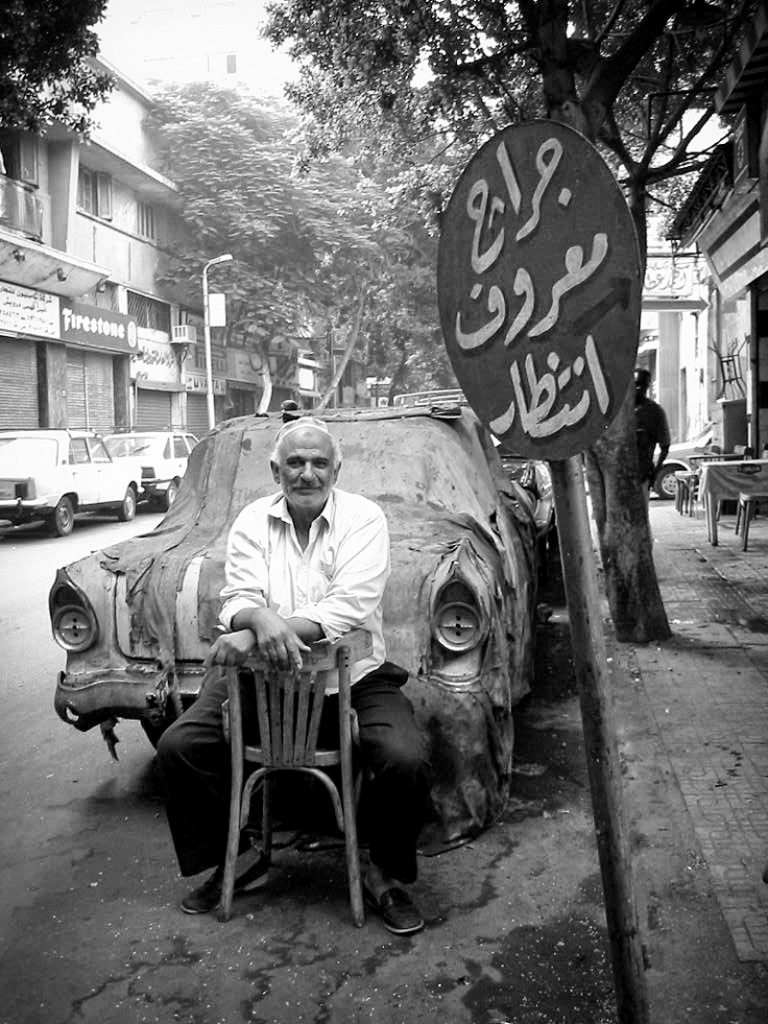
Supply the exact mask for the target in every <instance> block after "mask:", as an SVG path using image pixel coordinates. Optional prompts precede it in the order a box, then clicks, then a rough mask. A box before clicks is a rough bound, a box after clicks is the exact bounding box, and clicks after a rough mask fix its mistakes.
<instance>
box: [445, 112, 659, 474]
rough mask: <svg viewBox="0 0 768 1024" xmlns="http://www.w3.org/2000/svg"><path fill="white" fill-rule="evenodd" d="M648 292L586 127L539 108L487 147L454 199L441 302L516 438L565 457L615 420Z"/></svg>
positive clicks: (485, 408)
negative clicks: (538, 116) (543, 114)
mask: <svg viewBox="0 0 768 1024" xmlns="http://www.w3.org/2000/svg"><path fill="white" fill-rule="evenodd" d="M641 291H642V277H641V267H640V256H639V251H638V247H637V241H636V237H635V233H634V227H633V224H632V221H631V217H630V214H629V210H628V209H627V205H626V203H625V201H624V197H623V196H622V194H621V191H620V189H619V187H618V185H617V183H616V180H615V179H614V177H613V175H612V174H611V172H610V170H609V169H608V167H607V165H606V164H605V162H604V161H603V159H602V157H601V156H600V155H599V154H598V152H597V150H596V149H595V148H594V147H593V146H592V145H591V144H590V143H589V142H588V141H587V140H586V139H585V138H584V137H583V136H582V135H580V134H579V133H578V132H576V131H574V130H573V129H571V128H568V127H567V126H565V125H561V124H558V123H556V122H553V121H533V122H530V123H527V124H520V125H514V126H512V127H509V128H506V129H504V131H502V132H500V133H499V134H498V135H496V136H495V137H494V138H493V139H491V140H490V141H489V142H487V143H486V144H485V145H484V146H482V147H481V149H479V150H478V152H477V153H476V154H475V156H474V157H473V158H472V159H471V160H470V162H469V164H468V165H467V167H466V168H465V170H464V172H463V174H462V176H461V178H460V179H459V182H458V184H457V186H456V189H455V191H454V193H453V195H452V197H451V201H450V203H449V205H448V209H447V212H446V216H445V221H444V227H443V232H442V236H441V239H440V249H439V261H438V303H439V307H440V321H441V326H442V331H443V337H444V339H445V345H446V348H447V350H448V355H449V357H450V359H451V363H452V364H453V368H454V371H455V373H456V376H457V378H458V380H459V383H460V384H461V386H462V388H463V390H464V393H465V395H466V396H467V399H468V401H469V402H470V404H471V405H472V407H473V408H474V410H475V411H476V412H477V414H478V416H479V417H480V418H481V419H482V420H483V421H484V422H485V423H486V424H487V425H488V427H489V428H490V429H491V430H492V431H493V433H494V434H495V435H496V436H497V437H499V438H501V439H502V440H503V441H504V443H505V445H506V446H507V447H509V448H510V449H512V450H513V451H514V452H516V453H518V454H520V455H524V456H527V457H531V458H539V459H542V458H547V459H564V458H568V457H570V456H571V455H575V454H576V453H577V452H580V451H583V450H584V449H585V448H586V447H588V446H589V445H590V444H592V443H593V442H594V441H595V440H596V439H597V438H598V437H599V436H600V434H601V433H602V432H603V431H604V430H605V429H606V428H607V427H608V425H609V424H610V423H611V421H612V420H613V418H614V417H615V415H616V413H617V412H618V410H619V406H620V404H621V401H622V399H623V397H624V394H625V392H626V389H627V387H628V385H629V382H630V380H631V378H632V370H633V367H634V362H635V355H636V349H637V339H638V328H639V321H640V299H641Z"/></svg>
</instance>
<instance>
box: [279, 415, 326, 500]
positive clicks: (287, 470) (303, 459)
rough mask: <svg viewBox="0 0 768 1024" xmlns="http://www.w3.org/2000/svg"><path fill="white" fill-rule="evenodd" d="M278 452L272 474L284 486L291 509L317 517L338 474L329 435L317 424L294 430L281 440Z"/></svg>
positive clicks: (283, 489) (284, 492)
mask: <svg viewBox="0 0 768 1024" xmlns="http://www.w3.org/2000/svg"><path fill="white" fill-rule="evenodd" d="M277 455H278V462H277V464H275V463H274V462H273V463H272V475H273V477H274V478H275V483H278V484H280V487H281V488H282V491H283V494H284V495H285V498H286V501H287V503H288V508H289V509H290V510H291V511H292V512H293V511H295V512H297V513H299V514H300V515H301V516H302V518H306V519H315V518H316V517H317V516H319V515H320V513H321V512H322V511H323V508H324V507H325V503H326V501H327V500H328V495H329V494H330V491H331V488H332V487H333V485H334V484H335V483H336V478H337V477H338V475H339V467H338V466H336V465H334V454H333V443H332V441H331V438H330V436H329V435H328V434H326V433H325V432H324V431H322V430H317V429H316V428H315V427H301V428H298V429H297V430H292V431H291V432H290V433H288V434H287V435H286V436H285V437H284V438H283V440H282V441H281V442H280V447H279V448H278V450H277Z"/></svg>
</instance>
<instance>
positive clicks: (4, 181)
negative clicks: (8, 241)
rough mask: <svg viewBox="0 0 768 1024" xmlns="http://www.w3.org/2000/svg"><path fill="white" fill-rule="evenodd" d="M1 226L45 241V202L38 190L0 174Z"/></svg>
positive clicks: (39, 240) (36, 239)
mask: <svg viewBox="0 0 768 1024" xmlns="http://www.w3.org/2000/svg"><path fill="white" fill-rule="evenodd" d="M0 226H2V227H4V228H9V229H10V230H11V231H20V232H22V233H23V234H24V235H26V236H27V238H32V239H34V240H35V241H36V242H42V240H43V202H42V200H41V199H40V197H39V195H38V193H37V190H36V189H34V188H31V187H30V186H29V185H25V184H24V183H23V182H21V181H16V180H15V179H14V178H8V177H6V176H5V175H4V174H0Z"/></svg>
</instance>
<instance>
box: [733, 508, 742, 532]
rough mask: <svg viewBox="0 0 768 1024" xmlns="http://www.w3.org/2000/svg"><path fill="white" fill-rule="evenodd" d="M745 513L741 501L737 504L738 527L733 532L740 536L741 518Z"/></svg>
mask: <svg viewBox="0 0 768 1024" xmlns="http://www.w3.org/2000/svg"><path fill="white" fill-rule="evenodd" d="M743 513H744V502H743V501H739V502H737V504H736V525H735V526H734V528H733V532H734V533H735V534H736V535H737V536H738V534H740V533H741V517H742V515H743Z"/></svg>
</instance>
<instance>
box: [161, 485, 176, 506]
mask: <svg viewBox="0 0 768 1024" xmlns="http://www.w3.org/2000/svg"><path fill="white" fill-rule="evenodd" d="M178 493H179V485H178V484H177V483H176V482H175V481H174V480H171V482H170V483H169V484H168V490H167V491H166V492H165V494H164V495H163V498H162V502H161V505H160V507H161V508H162V510H163V512H167V511H168V509H169V508H170V507H171V505H172V504H173V503H174V501H176V495H177V494H178Z"/></svg>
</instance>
